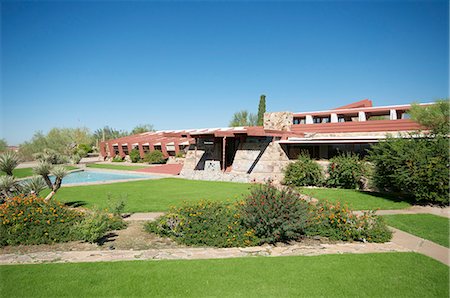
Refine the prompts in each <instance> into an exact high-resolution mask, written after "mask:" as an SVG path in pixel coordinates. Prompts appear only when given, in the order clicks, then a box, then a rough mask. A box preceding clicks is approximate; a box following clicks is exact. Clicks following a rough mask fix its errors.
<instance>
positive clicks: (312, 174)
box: [284, 152, 323, 186]
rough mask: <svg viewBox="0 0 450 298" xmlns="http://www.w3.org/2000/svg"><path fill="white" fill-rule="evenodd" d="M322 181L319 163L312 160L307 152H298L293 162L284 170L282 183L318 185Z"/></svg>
mask: <svg viewBox="0 0 450 298" xmlns="http://www.w3.org/2000/svg"><path fill="white" fill-rule="evenodd" d="M322 183H323V174H322V171H321V168H320V165H319V164H318V163H317V162H315V161H314V160H312V159H311V158H310V157H309V155H308V154H307V153H304V152H302V153H300V155H299V156H298V158H297V160H296V161H295V162H294V163H291V164H289V165H288V166H287V167H286V169H285V171H284V184H286V185H294V186H308V185H312V186H318V185H321V184H322Z"/></svg>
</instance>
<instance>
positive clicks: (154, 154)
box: [144, 150, 166, 164]
mask: <svg viewBox="0 0 450 298" xmlns="http://www.w3.org/2000/svg"><path fill="white" fill-rule="evenodd" d="M165 161H166V160H165V158H164V154H163V153H162V152H161V151H159V150H153V151H151V152H147V153H145V156H144V162H148V163H151V164H161V163H164V162H165Z"/></svg>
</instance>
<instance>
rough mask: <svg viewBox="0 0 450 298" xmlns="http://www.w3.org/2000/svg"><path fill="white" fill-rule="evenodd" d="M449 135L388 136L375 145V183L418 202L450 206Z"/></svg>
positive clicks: (372, 157)
mask: <svg viewBox="0 0 450 298" xmlns="http://www.w3.org/2000/svg"><path fill="white" fill-rule="evenodd" d="M448 144H449V143H448V138H447V137H446V136H441V135H436V136H434V137H423V136H422V137H421V136H413V135H412V136H411V137H409V138H387V139H386V141H384V142H380V143H378V144H376V145H373V146H372V147H371V149H370V151H369V160H370V161H371V162H372V163H373V165H374V173H373V179H374V183H375V185H376V186H377V187H378V188H380V189H381V190H384V191H390V192H396V193H401V194H404V195H406V196H409V197H411V198H413V199H414V200H415V201H416V202H418V203H433V204H441V205H448V203H449V188H448V185H449V165H450V158H449V146H448Z"/></svg>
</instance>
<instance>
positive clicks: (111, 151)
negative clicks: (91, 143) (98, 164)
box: [108, 143, 116, 157]
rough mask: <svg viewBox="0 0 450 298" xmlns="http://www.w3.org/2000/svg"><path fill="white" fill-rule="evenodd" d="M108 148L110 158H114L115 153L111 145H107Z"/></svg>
mask: <svg viewBox="0 0 450 298" xmlns="http://www.w3.org/2000/svg"><path fill="white" fill-rule="evenodd" d="M108 147H109V153H110V154H111V157H114V156H116V151H115V150H114V146H113V144H111V143H108Z"/></svg>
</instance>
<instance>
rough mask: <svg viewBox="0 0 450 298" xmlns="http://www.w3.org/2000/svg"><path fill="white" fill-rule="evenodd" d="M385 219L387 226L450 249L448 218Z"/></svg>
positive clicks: (391, 217) (412, 217)
mask: <svg viewBox="0 0 450 298" xmlns="http://www.w3.org/2000/svg"><path fill="white" fill-rule="evenodd" d="M383 217H384V218H385V219H386V222H387V224H388V225H390V226H393V227H394V228H397V229H399V230H402V231H405V232H407V233H411V234H413V235H416V236H419V237H421V238H425V239H428V240H430V241H433V242H435V243H437V244H440V245H442V246H445V247H450V246H449V228H450V220H449V219H448V218H445V217H441V216H437V215H433V214H397V215H385V216H383Z"/></svg>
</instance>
